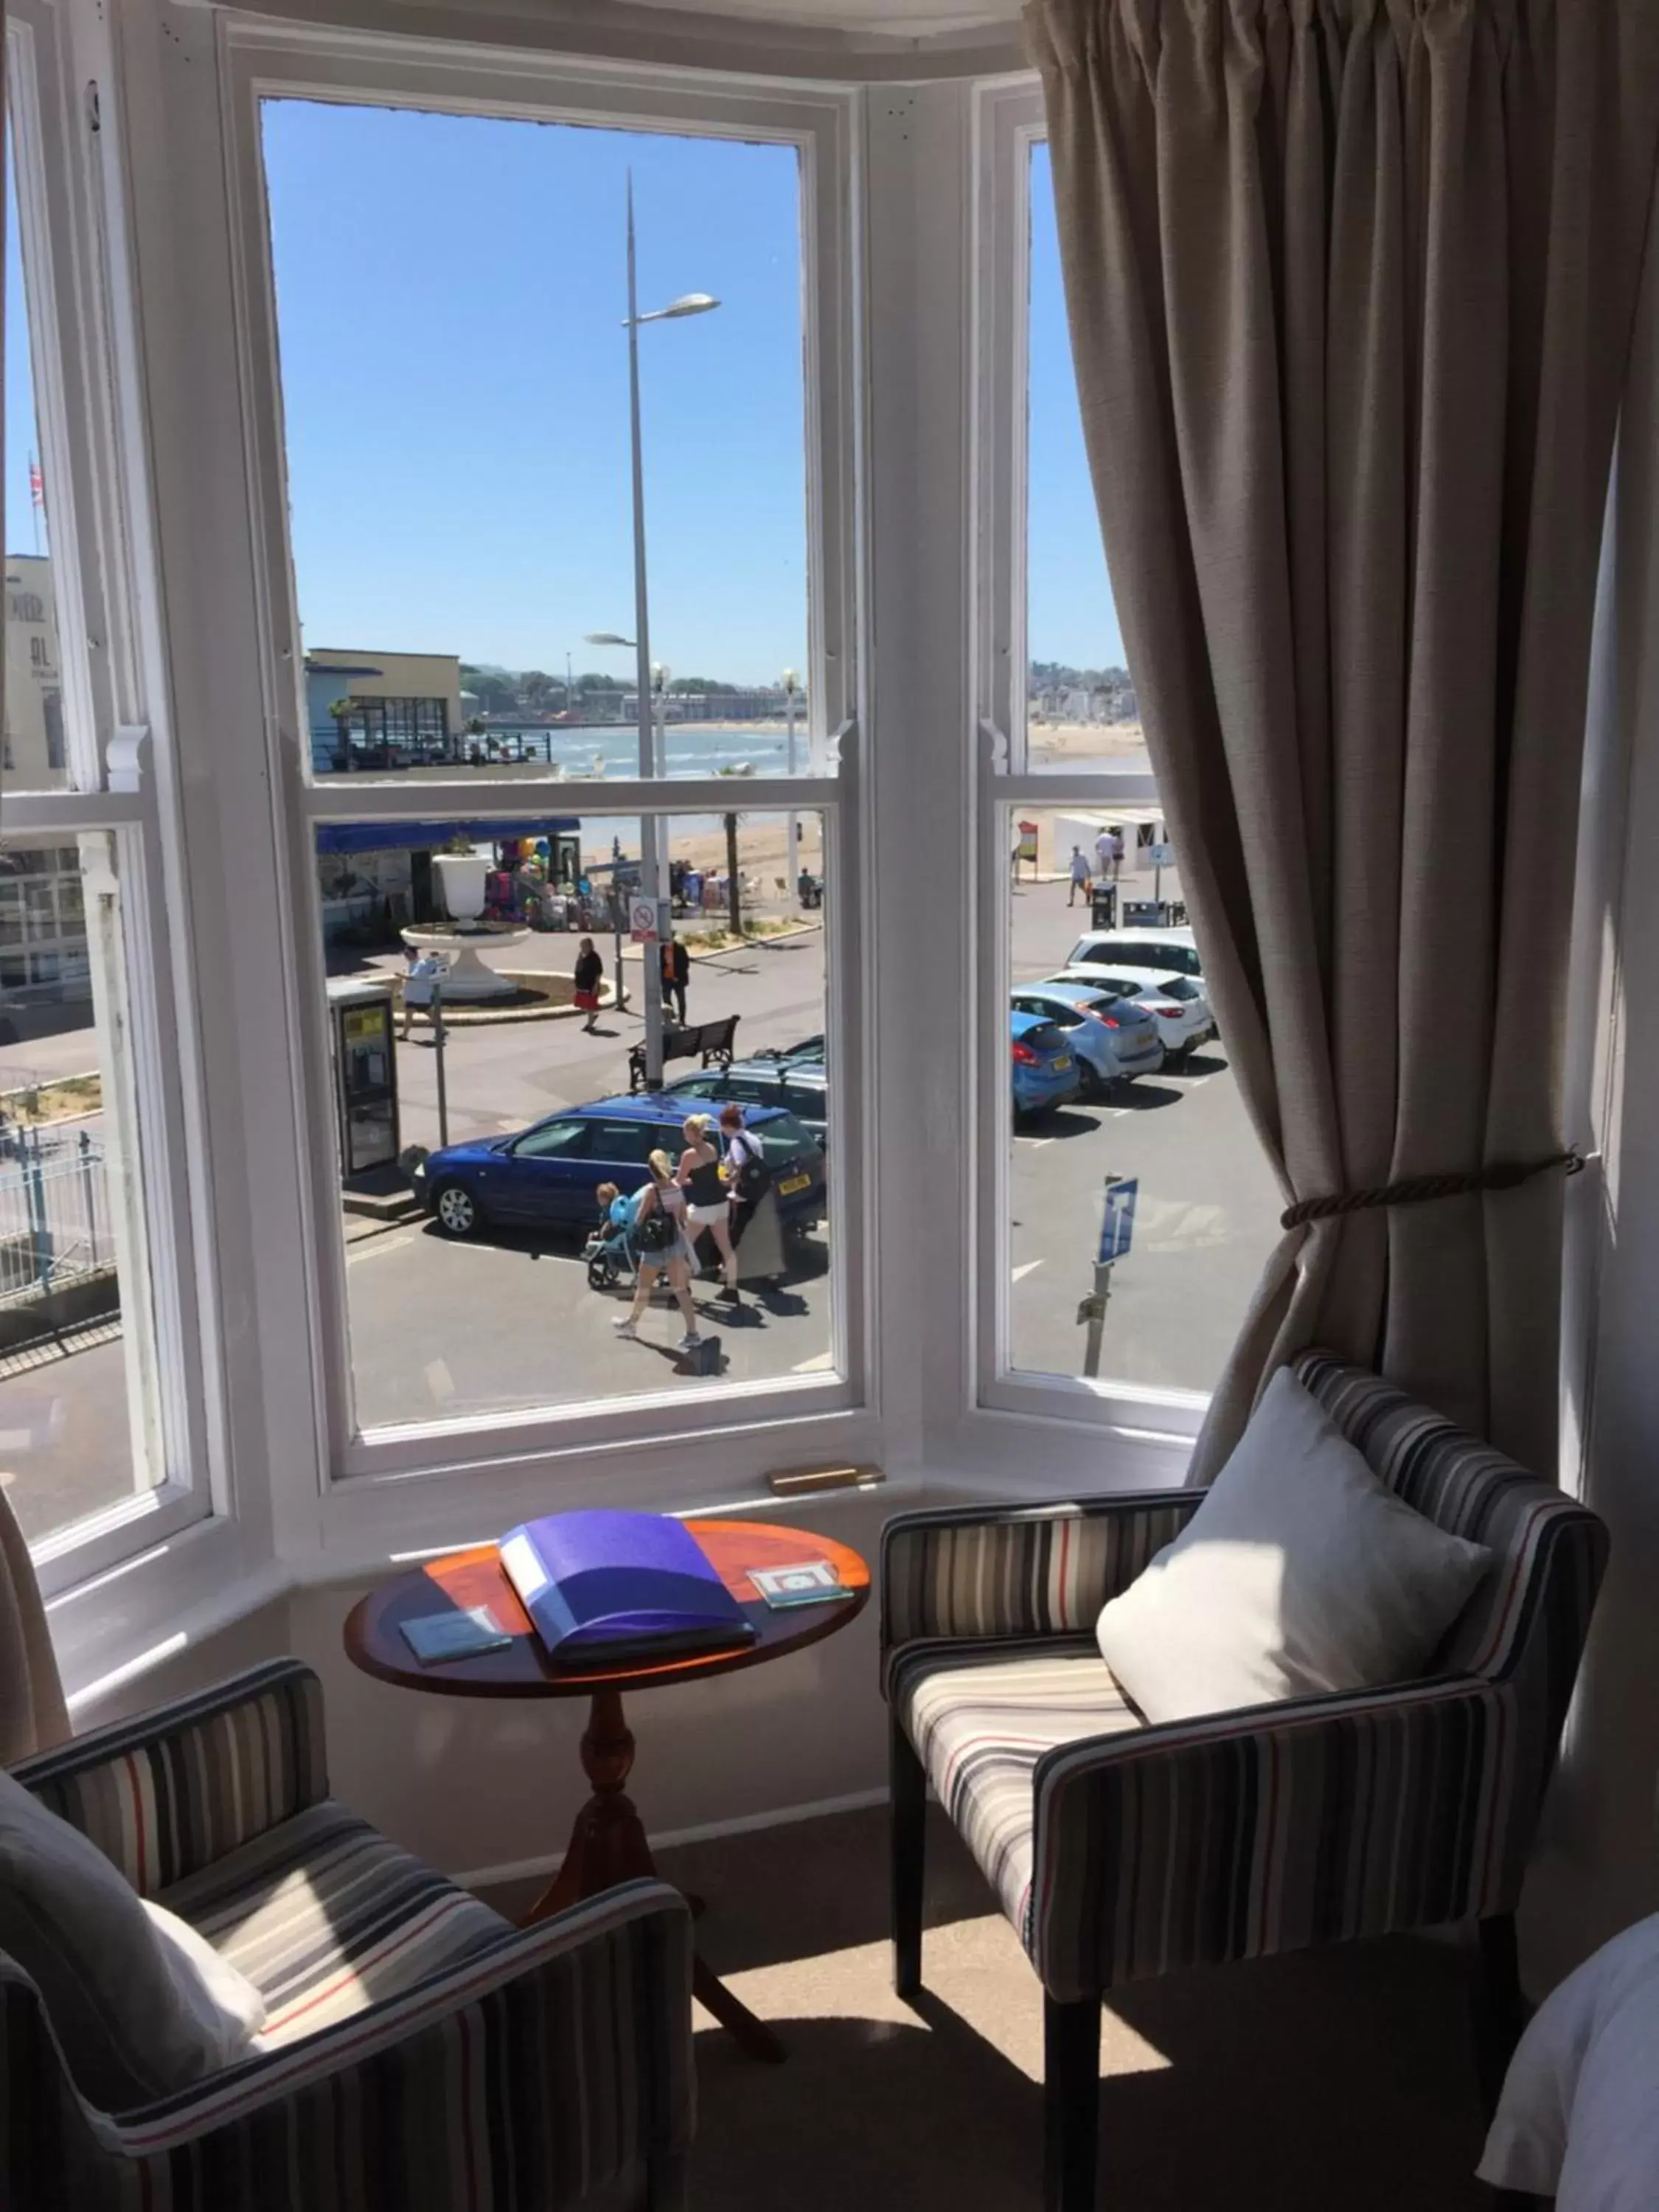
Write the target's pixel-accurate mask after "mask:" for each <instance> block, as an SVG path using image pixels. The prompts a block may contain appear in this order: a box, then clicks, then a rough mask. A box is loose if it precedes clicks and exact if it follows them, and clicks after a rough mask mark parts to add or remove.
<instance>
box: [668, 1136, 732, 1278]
mask: <svg viewBox="0 0 1659 2212" xmlns="http://www.w3.org/2000/svg"><path fill="white" fill-rule="evenodd" d="M713 1126H714V1125H713V1124H712V1122H711V1121H709V1118H708V1115H707V1114H691V1115H688V1116H687V1117H686V1121H685V1124H684V1137H685V1150H684V1152H682V1153H681V1154H680V1166H679V1175H678V1182H679V1186H680V1188H681V1189H682V1190H683V1191H684V1193H685V1213H686V1219H687V1221H688V1223H689V1224H690V1236H691V1241H692V1243H694V1244H695V1243H696V1240H697V1238H698V1237H699V1236H700V1235H701V1234H702V1231H704V1230H705V1229H706V1230H707V1231H708V1234H709V1235H710V1236H711V1237H713V1238H714V1247H715V1249H716V1250H717V1251H718V1252H719V1254H720V1272H721V1273H722V1274H723V1275H724V1277H725V1279H726V1289H725V1293H724V1295H725V1296H726V1297H727V1298H729V1299H730V1300H731V1302H732V1304H733V1305H739V1304H742V1299H741V1297H740V1296H739V1293H738V1255H737V1250H736V1248H735V1247H734V1245H733V1244H732V1208H731V1206H730V1205H729V1203H728V1202H727V1200H726V1182H725V1179H724V1177H723V1176H721V1174H720V1153H719V1151H718V1150H717V1149H716V1147H715V1146H714V1145H712V1144H711V1143H710V1142H709V1139H708V1132H709V1130H710V1128H711V1127H713Z"/></svg>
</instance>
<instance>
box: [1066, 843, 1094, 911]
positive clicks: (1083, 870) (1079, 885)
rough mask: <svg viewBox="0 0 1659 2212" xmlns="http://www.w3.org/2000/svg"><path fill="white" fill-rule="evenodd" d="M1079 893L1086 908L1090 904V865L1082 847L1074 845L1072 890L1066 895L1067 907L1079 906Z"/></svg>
mask: <svg viewBox="0 0 1659 2212" xmlns="http://www.w3.org/2000/svg"><path fill="white" fill-rule="evenodd" d="M1079 891H1081V892H1082V894H1083V903H1084V904H1085V906H1087V904H1088V903H1089V863H1088V860H1087V859H1086V857H1085V854H1084V850H1083V848H1082V846H1081V845H1073V848H1072V888H1071V890H1069V891H1068V892H1067V893H1066V905H1067V906H1075V905H1076V904H1077V895H1078V893H1079Z"/></svg>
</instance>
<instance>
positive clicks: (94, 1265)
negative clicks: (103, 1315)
mask: <svg viewBox="0 0 1659 2212" xmlns="http://www.w3.org/2000/svg"><path fill="white" fill-rule="evenodd" d="M114 1264H115V1238H114V1234H113V1231H112V1226H111V1222H110V1206H109V1188H108V1184H107V1181H106V1175H105V1169H104V1148H103V1146H101V1145H100V1144H99V1143H98V1142H97V1141H96V1140H95V1139H94V1138H93V1137H92V1136H91V1134H90V1133H88V1131H87V1130H85V1129H82V1130H79V1131H76V1132H75V1133H69V1134H59V1135H54V1134H53V1133H51V1132H50V1131H42V1130H39V1129H19V1128H15V1127H8V1128H4V1129H0V1304H3V1303H4V1302H5V1301H7V1300H9V1299H12V1298H20V1297H40V1296H41V1295H43V1294H44V1293H45V1292H46V1291H53V1290H59V1289H61V1288H63V1287H64V1285H66V1284H69V1283H71V1282H75V1281H76V1280H78V1279H81V1278H82V1277H83V1276H87V1275H92V1274H96V1273H99V1272H100V1271H101V1270H103V1269H105V1268H108V1267H113V1266H114Z"/></svg>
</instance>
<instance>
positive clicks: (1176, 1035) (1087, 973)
mask: <svg viewBox="0 0 1659 2212" xmlns="http://www.w3.org/2000/svg"><path fill="white" fill-rule="evenodd" d="M1091 984H1093V985H1094V986H1095V987H1096V988H1097V989H1100V990H1110V991H1113V992H1115V993H1117V994H1119V995H1120V996H1121V998H1123V999H1127V1000H1128V1001H1129V1003H1130V1004H1131V1005H1134V1006H1144V1007H1145V1008H1146V1012H1148V1013H1149V1014H1151V1015H1152V1017H1153V1018H1154V1020H1155V1021H1156V1022H1157V1024H1158V1035H1159V1036H1160V1037H1161V1038H1162V1039H1163V1041H1164V1056H1165V1058H1166V1059H1169V1060H1187V1059H1189V1058H1190V1057H1191V1055H1192V1054H1193V1053H1194V1051H1196V1049H1197V1048H1198V1047H1199V1046H1200V1045H1201V1044H1206V1043H1207V1042H1209V1040H1210V1038H1212V1036H1214V1035H1215V1015H1214V1013H1213V1012H1212V1010H1211V1006H1210V1001H1209V999H1208V998H1207V996H1206V994H1205V990H1204V987H1203V985H1202V984H1201V983H1195V982H1194V981H1193V979H1192V977H1191V976H1190V975H1155V974H1153V973H1152V971H1151V970H1149V969H1145V968H1114V969H1111V970H1110V971H1108V970H1106V969H1095V968H1089V967H1078V968H1062V969H1060V973H1059V974H1058V975H1050V976H1048V978H1047V980H1046V981H1045V982H1044V983H1043V984H1042V985H1041V986H1039V987H1040V988H1042V989H1045V990H1047V989H1054V990H1069V989H1071V988H1073V987H1078V986H1080V987H1084V988H1087V987H1088V986H1089V985H1091Z"/></svg>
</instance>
